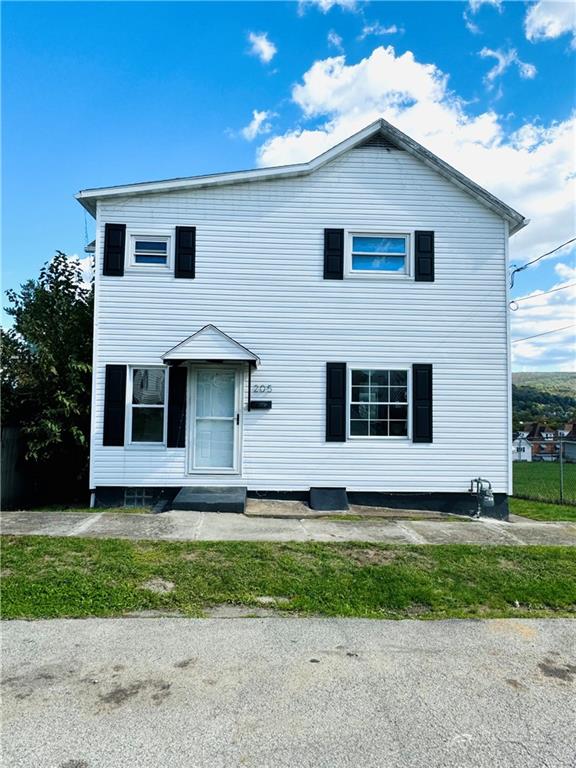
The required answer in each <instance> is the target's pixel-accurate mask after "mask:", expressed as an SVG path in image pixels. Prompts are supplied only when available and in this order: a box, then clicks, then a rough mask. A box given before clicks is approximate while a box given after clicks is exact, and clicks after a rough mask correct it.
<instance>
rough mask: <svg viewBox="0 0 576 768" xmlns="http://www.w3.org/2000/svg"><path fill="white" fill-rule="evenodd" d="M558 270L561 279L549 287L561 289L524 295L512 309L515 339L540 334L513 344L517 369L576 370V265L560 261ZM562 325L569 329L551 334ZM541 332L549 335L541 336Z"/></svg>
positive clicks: (513, 335) (556, 268)
mask: <svg viewBox="0 0 576 768" xmlns="http://www.w3.org/2000/svg"><path fill="white" fill-rule="evenodd" d="M555 272H556V274H557V275H558V277H559V278H560V280H559V281H557V282H555V283H554V284H553V285H552V286H550V288H547V289H546V290H551V289H557V288H560V289H561V290H557V291H555V292H554V293H545V292H544V291H542V290H536V291H532V292H530V293H527V294H525V295H523V296H522V297H521V298H523V299H526V300H524V301H518V309H517V310H516V311H515V312H512V338H513V339H524V338H526V337H534V336H536V338H527V339H526V341H519V342H517V343H515V344H512V359H513V363H514V367H515V368H516V369H524V370H534V368H538V369H542V368H547V369H548V370H555V371H573V370H576V354H575V352H574V349H575V344H574V335H575V333H576V328H575V327H574V323H575V321H576V285H575V284H576V268H574V267H573V266H570V265H569V264H566V263H564V262H560V263H559V264H556V265H555ZM566 326H572V327H566ZM558 328H564V329H565V330H562V331H558V332H556V333H548V332H549V331H556V329H558ZM541 333H544V334H546V335H545V336H537V334H541Z"/></svg>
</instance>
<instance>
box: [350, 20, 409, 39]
mask: <svg viewBox="0 0 576 768" xmlns="http://www.w3.org/2000/svg"><path fill="white" fill-rule="evenodd" d="M398 32H400V30H399V29H398V27H397V26H396V24H391V25H390V26H389V27H385V26H384V25H383V24H380V22H379V21H375V22H374V23H373V24H365V25H364V28H363V29H362V32H361V34H360V35H359V37H358V40H365V39H366V38H367V37H368V36H369V35H396V34H397V33H398Z"/></svg>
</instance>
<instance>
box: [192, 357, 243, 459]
mask: <svg viewBox="0 0 576 768" xmlns="http://www.w3.org/2000/svg"><path fill="white" fill-rule="evenodd" d="M240 381H241V374H240V373H239V372H238V371H235V370H234V369H230V368H225V369H223V368H197V369H195V370H193V371H192V388H191V400H192V402H191V409H190V413H191V416H192V418H191V419H190V427H191V430H190V431H191V434H190V436H189V438H190V440H189V445H190V447H191V450H190V471H191V472H206V473H222V472H237V471H238V443H239V432H240V428H239V424H240V408H239V395H240Z"/></svg>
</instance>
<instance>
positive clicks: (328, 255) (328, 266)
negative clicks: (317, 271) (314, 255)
mask: <svg viewBox="0 0 576 768" xmlns="http://www.w3.org/2000/svg"><path fill="white" fill-rule="evenodd" d="M343 278H344V230H343V229H325V230H324V280H342V279H343Z"/></svg>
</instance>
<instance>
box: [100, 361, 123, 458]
mask: <svg viewBox="0 0 576 768" xmlns="http://www.w3.org/2000/svg"><path fill="white" fill-rule="evenodd" d="M125 419H126V366H125V365H107V366H106V380H105V385H104V439H103V441H102V442H103V445H124V422H125Z"/></svg>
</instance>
